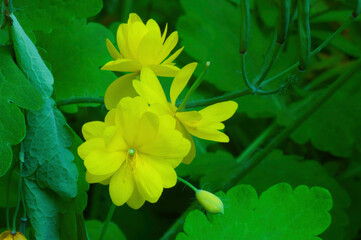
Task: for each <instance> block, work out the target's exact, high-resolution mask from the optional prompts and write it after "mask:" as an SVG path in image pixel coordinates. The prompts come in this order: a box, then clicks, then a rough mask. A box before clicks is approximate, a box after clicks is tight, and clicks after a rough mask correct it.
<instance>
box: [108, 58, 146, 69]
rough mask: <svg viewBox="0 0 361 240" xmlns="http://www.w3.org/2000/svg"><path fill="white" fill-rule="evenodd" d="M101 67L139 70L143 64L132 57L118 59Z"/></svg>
mask: <svg viewBox="0 0 361 240" xmlns="http://www.w3.org/2000/svg"><path fill="white" fill-rule="evenodd" d="M101 69H102V70H109V71H115V72H139V71H140V69H142V65H141V64H140V63H139V62H138V61H136V60H132V59H117V60H114V61H110V62H108V63H106V64H105V65H104V66H103V67H102V68H101Z"/></svg>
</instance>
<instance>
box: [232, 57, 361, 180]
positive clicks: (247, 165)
mask: <svg viewBox="0 0 361 240" xmlns="http://www.w3.org/2000/svg"><path fill="white" fill-rule="evenodd" d="M360 67H361V59H359V60H357V61H356V62H355V63H354V64H353V66H352V67H351V68H350V69H349V70H348V71H347V72H346V73H345V74H343V75H342V76H341V77H339V78H338V79H337V80H336V81H335V82H334V83H333V84H332V85H331V86H330V88H329V89H328V90H327V91H326V92H325V93H324V94H323V95H322V96H321V97H320V98H319V99H317V100H315V101H313V104H312V105H311V106H310V108H309V109H308V110H307V111H305V112H304V113H303V114H302V115H301V116H300V117H298V118H297V119H296V120H295V121H293V122H292V123H291V124H290V125H289V126H288V127H286V128H285V129H283V131H282V132H281V133H280V134H279V135H277V137H275V138H274V139H273V141H271V142H270V143H269V144H268V145H267V146H266V147H265V148H264V150H263V151H262V152H260V153H258V154H256V155H255V156H254V157H253V158H251V159H249V160H248V161H243V162H242V163H241V165H242V167H241V169H240V171H239V172H238V174H237V175H236V177H235V178H233V179H232V181H231V182H230V184H229V186H233V185H235V184H236V183H238V182H239V181H240V180H241V179H242V178H243V177H244V176H246V175H247V174H248V173H249V172H250V171H251V170H252V169H253V168H254V167H255V166H257V165H258V164H259V163H260V162H261V161H262V160H263V159H264V158H265V157H266V156H267V155H268V154H269V153H270V152H272V151H273V150H274V149H275V148H276V147H278V146H279V145H280V144H281V143H282V142H283V141H284V140H285V139H287V138H288V136H289V135H290V134H291V133H292V132H293V131H294V130H296V129H297V128H298V127H299V126H300V125H301V124H302V123H303V122H305V121H306V120H307V119H308V118H309V117H310V116H311V115H312V114H313V113H314V112H316V111H317V110H318V109H319V108H320V107H321V106H322V105H323V104H324V103H325V102H326V101H327V100H328V99H329V98H330V97H331V96H333V94H334V93H335V92H336V91H337V90H338V89H339V88H340V87H342V86H343V85H344V84H345V83H346V82H347V80H349V79H350V77H351V76H352V75H353V74H354V73H355V72H356V71H358V70H359V68H360Z"/></svg>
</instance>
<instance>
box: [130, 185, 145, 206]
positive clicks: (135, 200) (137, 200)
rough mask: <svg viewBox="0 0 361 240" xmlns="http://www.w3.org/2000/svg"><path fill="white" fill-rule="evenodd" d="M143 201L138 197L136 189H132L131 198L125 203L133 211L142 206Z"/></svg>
mask: <svg viewBox="0 0 361 240" xmlns="http://www.w3.org/2000/svg"><path fill="white" fill-rule="evenodd" d="M144 202H145V199H144V198H143V197H142V195H140V193H139V190H138V188H137V187H136V188H134V191H133V194H132V196H131V197H130V198H129V200H128V201H127V204H128V206H129V207H131V208H133V209H139V208H140V207H141V206H143V204H144Z"/></svg>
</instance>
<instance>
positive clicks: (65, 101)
mask: <svg viewBox="0 0 361 240" xmlns="http://www.w3.org/2000/svg"><path fill="white" fill-rule="evenodd" d="M80 103H99V104H104V98H100V97H99V98H91V97H89V98H88V97H85V98H69V99H63V100H59V101H57V102H56V105H57V106H58V107H60V106H64V105H70V104H80Z"/></svg>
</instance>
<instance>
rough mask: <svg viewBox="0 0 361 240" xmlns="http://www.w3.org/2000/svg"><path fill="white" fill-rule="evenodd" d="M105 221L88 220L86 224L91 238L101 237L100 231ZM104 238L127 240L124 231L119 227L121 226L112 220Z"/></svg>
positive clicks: (90, 239) (108, 239)
mask: <svg viewBox="0 0 361 240" xmlns="http://www.w3.org/2000/svg"><path fill="white" fill-rule="evenodd" d="M103 225H104V223H102V222H100V221H98V220H89V221H86V226H87V230H88V234H89V240H97V239H99V237H100V233H101V231H102V228H103ZM104 239H107V240H125V239H126V237H125V236H124V233H123V232H122V231H121V230H120V229H119V227H118V226H117V225H116V224H115V223H112V222H110V223H109V226H108V229H107V232H106V233H105V237H104Z"/></svg>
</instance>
